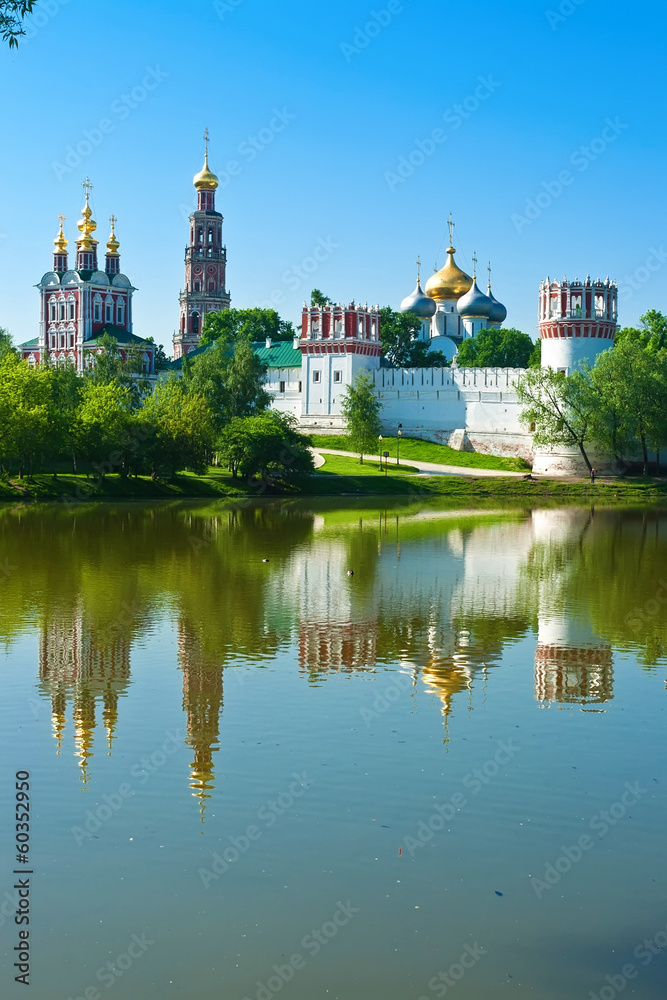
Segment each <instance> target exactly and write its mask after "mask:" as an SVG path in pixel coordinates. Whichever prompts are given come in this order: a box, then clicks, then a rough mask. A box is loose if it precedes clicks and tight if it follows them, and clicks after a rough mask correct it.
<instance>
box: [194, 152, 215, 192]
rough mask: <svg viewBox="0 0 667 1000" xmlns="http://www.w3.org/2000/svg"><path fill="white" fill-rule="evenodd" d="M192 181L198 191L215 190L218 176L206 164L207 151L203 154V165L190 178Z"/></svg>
mask: <svg viewBox="0 0 667 1000" xmlns="http://www.w3.org/2000/svg"><path fill="white" fill-rule="evenodd" d="M192 183H193V184H194V186H195V187H196V188H197V190H198V191H215V190H216V188H217V186H218V178H217V177H216V176H215V174H214V173H213V171H212V170H211V169H210V167H209V165H208V152H207V153H206V155H205V156H204V167H203V169H202V170H200V171H199V173H198V174H195V176H194V177H193V178H192Z"/></svg>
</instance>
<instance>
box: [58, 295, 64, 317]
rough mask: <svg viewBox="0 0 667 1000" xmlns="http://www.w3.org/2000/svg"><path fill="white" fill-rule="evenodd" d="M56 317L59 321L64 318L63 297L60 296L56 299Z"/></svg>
mask: <svg viewBox="0 0 667 1000" xmlns="http://www.w3.org/2000/svg"><path fill="white" fill-rule="evenodd" d="M58 319H59V320H60V321H62V320H64V319H65V298H64V296H62V297H61V298H59V299H58Z"/></svg>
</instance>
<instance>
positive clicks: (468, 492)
mask: <svg viewBox="0 0 667 1000" xmlns="http://www.w3.org/2000/svg"><path fill="white" fill-rule="evenodd" d="M352 461H353V463H354V460H352ZM276 496H304V497H309V496H319V497H337V496H355V497H358V496H396V497H408V498H411V499H413V500H415V501H426V500H429V499H438V498H442V499H443V500H447V501H450V502H452V503H457V502H458V501H461V502H462V503H466V504H470V503H474V502H482V501H486V500H496V499H497V500H501V499H507V500H514V501H517V502H521V503H526V504H528V505H530V504H531V503H533V502H536V501H540V500H547V501H554V502H562V503H568V502H569V503H586V504H588V503H599V504H607V503H611V504H613V503H637V504H649V503H659V502H662V503H665V504H667V482H665V481H656V480H650V479H649V480H644V479H620V480H598V481H597V482H596V483H595V485H593V486H591V484H590V483H589V482H588V481H583V482H572V481H566V482H559V481H558V480H525V479H510V478H507V479H505V478H502V477H498V478H492V479H473V478H467V477H464V476H462V477H460V478H459V477H456V476H433V477H419V478H417V477H413V476H409V475H405V474H398V475H397V474H396V473H395V471H393V470H392V468H391V465H390V467H389V475H387V476H385V475H382V474H380V473H379V472H378V471H377V469H374V468H373V464H372V463H371V464H369V465H368V466H367V471H366V472H364V473H360V472H359V466H358V465H356V469H354V470H353V474H340V473H337V472H335V471H329V472H326V471H320V472H319V473H318V474H316V475H314V476H312V477H311V478H309V479H307V480H305V481H304V482H303V484H302V485H301V486H300V487H299V488H295V489H293V490H290V491H286V490H277V489H274V488H272V487H265V486H264V485H263V484H261V483H256V484H251V485H248V484H247V483H246V482H244V481H243V480H240V479H239V480H237V481H234V480H233V479H232V478H231V476H230V475H229V474H228V473H227V472H226V471H222V470H220V469H214V468H212V469H209V471H208V473H207V474H206V475H203V476H194V475H191V474H189V473H185V474H183V475H180V476H177V477H176V478H175V479H174V480H173V481H171V482H152V481H151V480H150V479H148V478H146V477H138V478H136V479H135V478H131V479H122V478H121V477H120V476H117V475H110V476H107V477H106V478H105V479H104V480H101V481H99V480H93V479H90V480H86V477H85V476H73V475H67V476H59V477H58V479H56V480H54V479H53V477H52V476H48V475H38V476H34V477H32V478H26V479H23V480H22V481H20V482H19V481H17V480H14V479H12V480H0V500H5V501H10V502H17V501H19V502H20V501H26V502H29V501H54V500H55V501H62V502H65V503H70V504H75V503H77V502H85V501H90V500H186V499H216V500H234V499H242V498H258V499H259V498H262V497H276Z"/></svg>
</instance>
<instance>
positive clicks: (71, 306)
mask: <svg viewBox="0 0 667 1000" xmlns="http://www.w3.org/2000/svg"><path fill="white" fill-rule="evenodd" d="M75 314H76V300H75V298H74V296H73V295H69V296H68V298H67V319H69V320H72V319H74V316H75Z"/></svg>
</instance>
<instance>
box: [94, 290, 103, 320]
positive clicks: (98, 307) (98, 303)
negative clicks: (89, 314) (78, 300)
mask: <svg viewBox="0 0 667 1000" xmlns="http://www.w3.org/2000/svg"><path fill="white" fill-rule="evenodd" d="M93 322H94V323H101V322H102V296H101V295H100V294H99V292H98V294H97V295H96V296H95V298H94V299H93Z"/></svg>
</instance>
